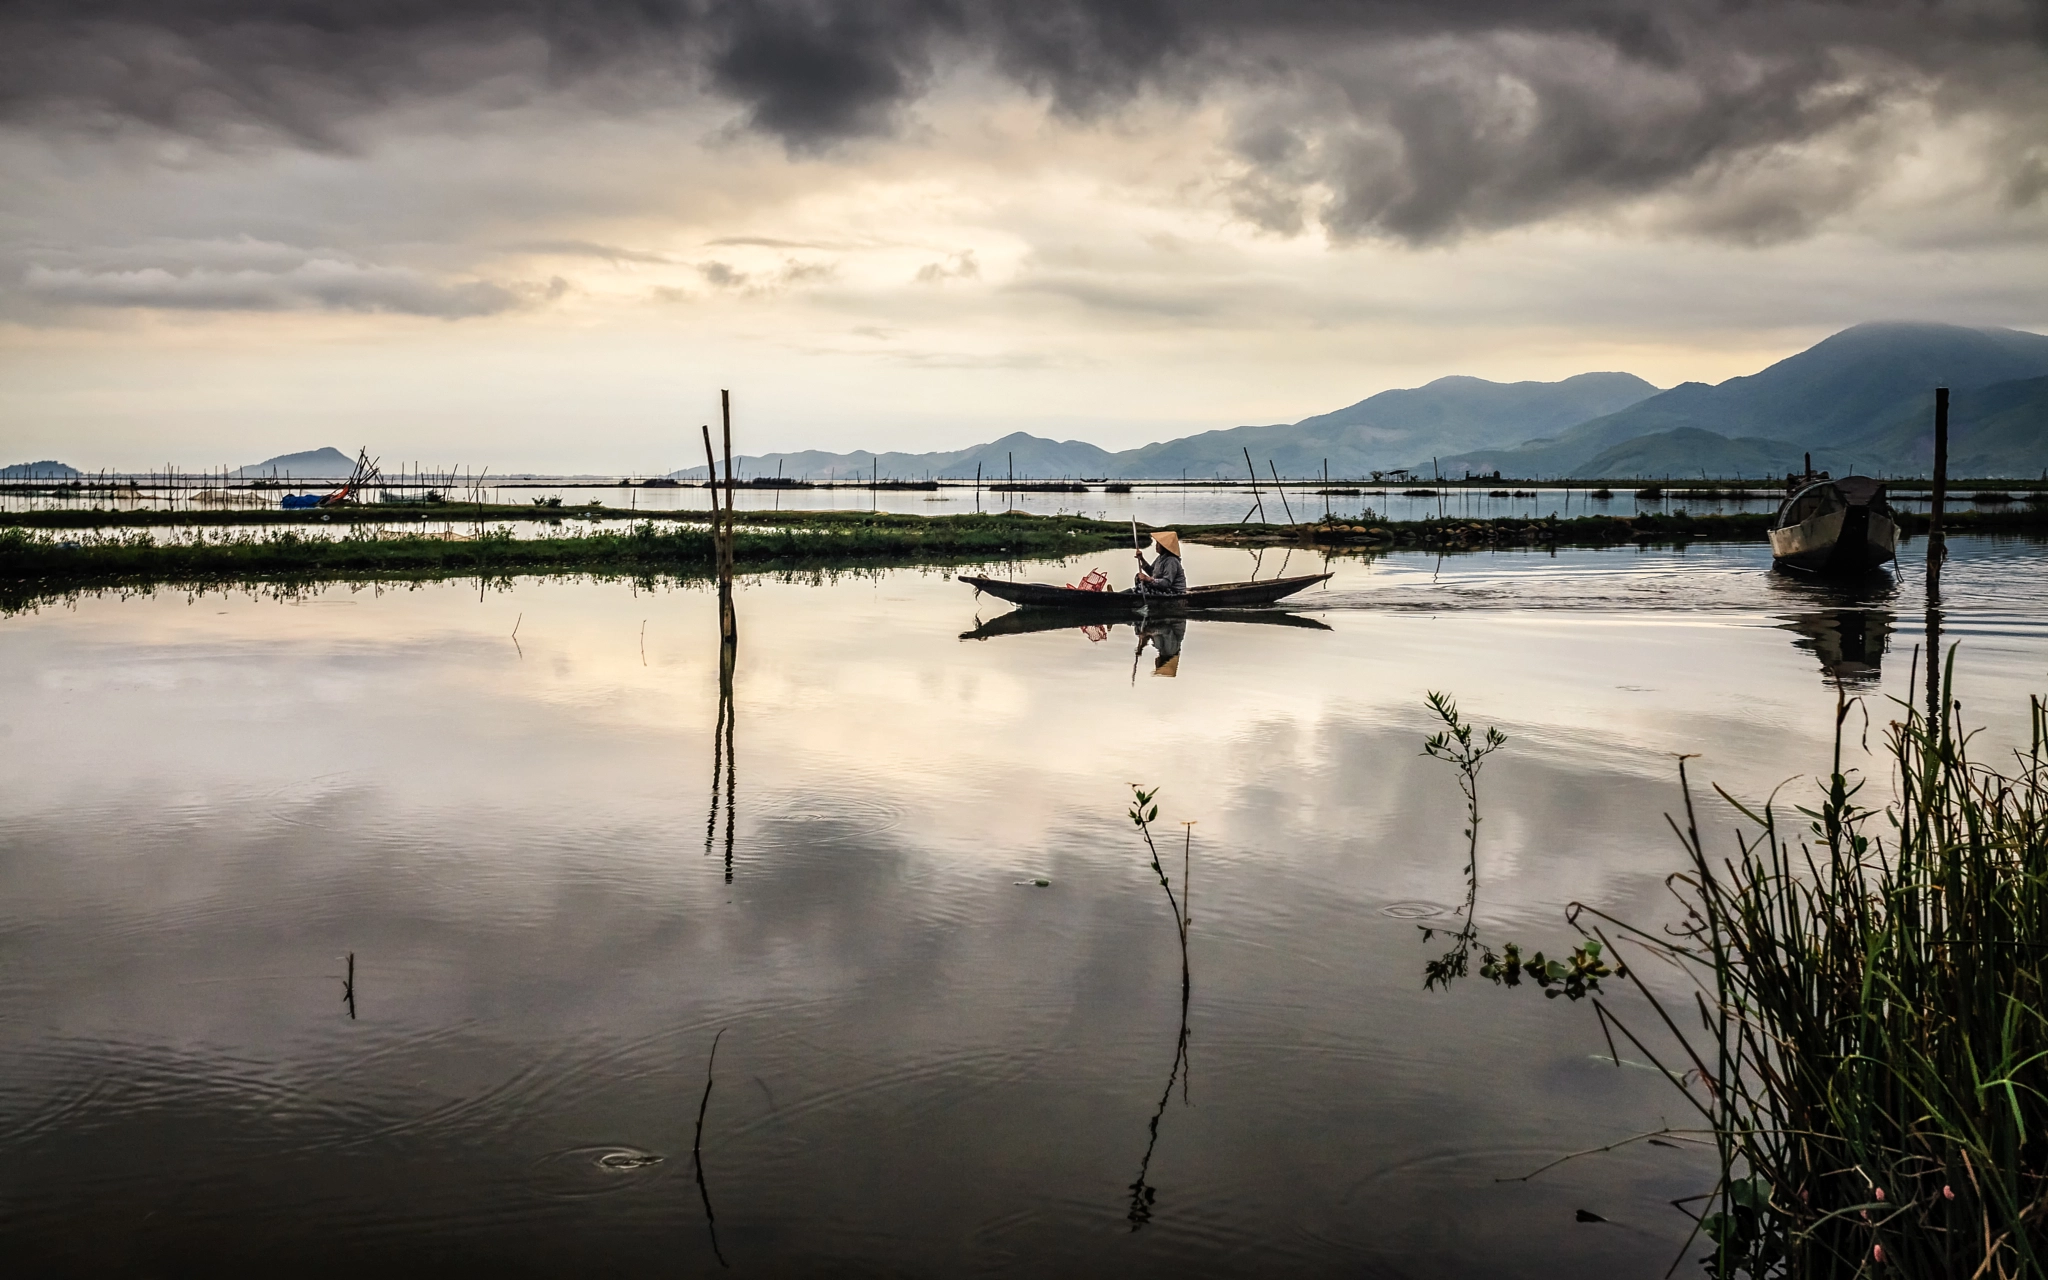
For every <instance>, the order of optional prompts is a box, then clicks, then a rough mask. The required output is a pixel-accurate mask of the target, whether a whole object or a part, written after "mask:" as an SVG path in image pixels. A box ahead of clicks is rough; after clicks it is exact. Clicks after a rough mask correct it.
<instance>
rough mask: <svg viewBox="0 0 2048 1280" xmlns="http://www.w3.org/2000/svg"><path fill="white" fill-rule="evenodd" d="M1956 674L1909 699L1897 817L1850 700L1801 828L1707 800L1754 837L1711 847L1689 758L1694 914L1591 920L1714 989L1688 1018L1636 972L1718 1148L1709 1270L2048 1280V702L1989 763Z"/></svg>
mask: <svg viewBox="0 0 2048 1280" xmlns="http://www.w3.org/2000/svg"><path fill="white" fill-rule="evenodd" d="M1953 678H1954V650H1953V649H1951V650H1950V654H1949V662H1948V664H1947V666H1946V668H1945V670H1944V672H1943V675H1942V680H1941V698H1940V703H1939V705H1938V706H1937V707H1935V708H1934V709H1933V710H1932V711H1931V713H1929V714H1923V713H1922V712H1921V711H1919V710H1918V709H1916V708H1914V707H1912V706H1909V705H1907V704H1904V703H1901V704H1899V705H1900V706H1901V707H1902V708H1903V710H1904V718H1903V719H1900V720H1897V721H1894V722H1893V723H1892V724H1891V726H1890V728H1889V730H1888V745H1889V754H1890V757H1891V766H1892V769H1893V771H1894V782H1895V798H1894V800H1893V801H1892V802H1891V803H1889V804H1887V805H1886V806H1884V807H1883V808H1882V809H1881V810H1878V809H1870V808H1866V807H1864V806H1863V805H1862V804H1861V803H1860V802H1859V795H1860V793H1861V791H1862V789H1863V786H1864V781H1863V780H1862V779H1860V778H1856V777H1855V776H1854V775H1853V774H1852V773H1849V772H1845V770H1844V769H1843V766H1842V761H1841V732H1842V727H1843V723H1844V721H1845V720H1846V718H1847V716H1848V715H1849V712H1850V709H1851V707H1852V705H1853V702H1854V701H1855V700H1852V699H1848V698H1846V697H1845V698H1843V699H1842V700H1841V702H1840V704H1839V707H1838V713H1837V718H1836V748H1835V760H1834V767H1833V770H1832V772H1831V775H1830V777H1829V780H1828V782H1827V784H1826V786H1825V788H1824V790H1823V793H1822V796H1821V798H1820V802H1819V804H1818V805H1817V807H1814V808H1810V809H1809V808H1799V809H1798V813H1799V814H1800V815H1801V816H1802V817H1804V818H1805V819H1806V820H1807V821H1806V830H1805V831H1804V832H1800V833H1798V834H1796V835H1795V834H1793V833H1789V832H1786V831H1785V830H1783V829H1781V826H1780V815H1779V813H1778V812H1777V810H1776V807H1775V806H1774V805H1771V804H1766V805H1763V806H1760V807H1757V808H1751V807H1748V806H1744V805H1742V804H1740V803H1738V802H1736V801H1735V800H1734V799H1733V797H1730V796H1728V795H1727V793H1726V792H1725V791H1720V788H1718V787H1717V788H1715V790H1716V791H1717V792H1720V794H1721V795H1722V796H1723V797H1724V798H1726V799H1728V800H1729V803H1731V804H1734V805H1735V806H1736V808H1737V809H1738V810H1739V811H1740V812H1741V813H1742V814H1743V815H1744V817H1745V818H1746V819H1747V820H1748V821H1749V822H1750V823H1751V824H1752V826H1753V829H1752V830H1751V831H1750V832H1748V833H1745V834H1742V835H1739V836H1738V838H1737V851H1736V853H1735V854H1734V855H1733V856H1730V857H1720V858H1717V857H1715V856H1714V855H1711V854H1709V853H1708V852H1707V849H1706V845H1705V843H1704V841H1703V840H1702V839H1701V836H1700V834H1699V825H1698V821H1697V818H1696V815H1695V812H1694V807H1693V803H1692V793H1691V787H1690V784H1689V782H1686V780H1685V778H1684V774H1683V762H1682V761H1681V762H1680V769H1681V775H1680V776H1681V782H1686V785H1685V787H1684V793H1685V825H1684V826H1683V828H1680V827H1679V825H1678V824H1677V822H1676V821H1674V822H1673V823H1672V827H1673V830H1674V831H1676V832H1677V833H1678V835H1679V837H1680V839H1681V841H1682V842H1683V844H1684V847H1685V850H1686V854H1687V859H1688V862H1689V863H1690V866H1689V868H1688V869H1687V870H1686V871H1685V872H1682V873H1680V874H1679V875H1677V876H1674V877H1673V879H1672V882H1671V883H1672V887H1673V889H1674V890H1675V891H1676V893H1677V894H1678V897H1679V900H1680V902H1681V903H1682V904H1683V905H1684V907H1685V909H1686V917H1685V923H1684V925H1683V926H1682V927H1681V928H1679V929H1678V930H1677V931H1675V932H1666V933H1659V934H1653V933H1649V932H1646V931H1643V930H1639V929H1636V928H1633V927H1631V926H1628V925H1625V924H1623V923H1622V922H1619V921H1616V920H1614V919H1613V918H1612V917H1608V916H1605V915H1602V914H1600V913H1597V912H1590V911H1582V912H1581V913H1580V914H1581V915H1582V916H1584V915H1591V916H1595V917H1597V918H1598V921H1599V922H1600V923H1599V925H1597V926H1596V927H1595V928H1593V929H1592V930H1591V932H1592V933H1593V934H1594V935H1595V936H1601V937H1603V938H1604V937H1605V936H1606V931H1607V930H1612V934H1613V937H1612V939H1611V941H1614V942H1620V943H1621V944H1622V945H1626V946H1629V947H1630V948H1631V949H1635V950H1638V951H1641V952H1644V953H1646V954H1647V955H1649V956H1653V957H1656V958H1659V959H1662V960H1665V961H1667V962H1670V963H1672V964H1675V965H1677V966H1678V967H1679V968H1681V969H1682V970H1684V971H1685V972H1686V973H1687V974H1688V975H1689V976H1690V977H1691V978H1692V979H1693V980H1694V982H1695V984H1696V991H1695V992H1694V999H1693V1001H1692V1004H1693V1006H1694V1008H1693V1010H1692V1012H1693V1013H1695V1014H1696V1015H1697V1018H1698V1027H1697V1028H1696V1029H1683V1028H1681V1025H1680V1021H1679V1019H1678V1018H1677V1017H1675V1016H1674V1008H1673V1007H1672V1006H1671V1005H1670V1004H1669V1003H1668V1002H1667V1001H1666V1000H1664V999H1663V998H1661V997H1659V996H1658V995H1657V994H1656V993H1655V992H1653V991H1652V990H1651V988H1650V987H1648V986H1647V985H1644V984H1643V983H1642V981H1641V976H1640V975H1641V968H1640V966H1639V965H1638V966H1635V967H1634V968H1635V973H1634V974H1633V975H1632V976H1633V977H1634V979H1635V981H1636V985H1637V989H1638V990H1639V991H1640V992H1641V994H1642V995H1643V996H1644V997H1645V999H1646V1000H1647V1001H1648V1002H1649V1004H1650V1007H1651V1009H1652V1010H1653V1012H1654V1014H1655V1016H1656V1018H1657V1019H1658V1021H1659V1022H1660V1023H1662V1024H1663V1025H1664V1026H1665V1027H1666V1028H1667V1029H1668V1030H1669V1031H1670V1032H1672V1033H1674V1034H1675V1035H1676V1036H1677V1039H1678V1042H1679V1045H1680V1052H1681V1054H1682V1055H1683V1057H1682V1061H1679V1062H1674V1063H1662V1064H1660V1065H1664V1066H1666V1068H1667V1071H1668V1072H1669V1073H1670V1074H1672V1076H1673V1078H1674V1079H1677V1080H1681V1081H1683V1082H1684V1089H1685V1094H1686V1097H1687V1098H1688V1099H1689V1100H1690V1101H1691V1102H1692V1104H1693V1105H1694V1106H1695V1107H1696V1108H1697V1109H1698V1110H1699V1112H1700V1114H1701V1116H1702V1117H1703V1118H1704V1119H1705V1120H1706V1121H1707V1123H1708V1125H1709V1127H1710V1128H1711V1130H1712V1132H1713V1135H1714V1139H1715V1142H1716V1144H1717V1147H1718V1149H1719V1154H1720V1165H1721V1181H1720V1185H1719V1187H1718V1188H1717V1189H1716V1192H1717V1195H1716V1204H1715V1206H1714V1208H1715V1211H1714V1212H1712V1213H1710V1214H1708V1215H1707V1216H1706V1217H1705V1219H1704V1221H1703V1224H1702V1225H1703V1226H1704V1228H1705V1229H1706V1230H1707V1232H1708V1233H1709V1234H1710V1235H1711V1236H1712V1237H1713V1239H1714V1243H1715V1251H1714V1254H1713V1256H1712V1259H1711V1261H1710V1267H1711V1269H1712V1271H1713V1273H1714V1274H1716V1275H1720V1276H1734V1275H1746V1276H1753V1277H1754V1276H1768V1275H1788V1276H1800V1277H1805V1276H1850V1275H1866V1274H1877V1273H1879V1272H1880V1271H1881V1272H1882V1273H1884V1274H1893V1275H1910V1276H1944V1277H1947V1276H1956V1277H2000V1278H2005V1277H2041V1276H2043V1275H2044V1274H2048V1269H2044V1267H2048V1000H2044V991H2043V985H2044V966H2048V773H2044V772H2043V763H2044V760H2043V752H2044V750H2048V706H2044V703H2043V701H2042V700H2041V699H2040V698H2038V697H2037V698H2032V699H2030V700H2029V712H2030V716H2029V722H2030V734H2029V737H2030V741H2029V744H2028V746H2027V748H2026V749H2025V750H2024V751H2018V752H2015V753H2014V759H2013V763H2012V764H2011V766H2009V767H2004V768H2000V767H1994V766H1993V765H1990V764H1987V763H1983V762H1980V761H1977V760H1975V759H1973V758H1972V757H1971V754H1970V749H1971V744H1972V740H1973V738H1974V735H1973V734H1969V733H1962V732H1958V731H1956V729H1955V728H1954V726H1953V714H1954V713H1955V711H1957V710H1959V707H1958V705H1957V704H1956V703H1955V701H1954V698H1953ZM1596 1003H1597V1002H1596ZM1602 1017H1603V1020H1606V1021H1611V1022H1612V1023H1613V1025H1614V1027H1615V1029H1617V1030H1619V1031H1621V1033H1622V1034H1623V1035H1625V1036H1627V1037H1628V1038H1629V1039H1630V1040H1631V1042H1633V1043H1635V1044H1636V1045H1637V1047H1638V1048H1639V1049H1642V1050H1643V1051H1644V1052H1645V1053H1650V1052H1651V1050H1650V1049H1649V1048H1648V1047H1647V1046H1646V1045H1645V1044H1644V1041H1643V1040H1642V1039H1641V1038H1640V1037H1638V1036H1637V1035H1636V1034H1634V1033H1633V1032H1632V1031H1631V1030H1630V1029H1629V1028H1628V1026H1627V1025H1626V1024H1624V1023H1622V1022H1620V1021H1619V1020H1615V1019H1613V1018H1612V1017H1611V1010H1607V1009H1605V1008H1603V1009H1602Z"/></svg>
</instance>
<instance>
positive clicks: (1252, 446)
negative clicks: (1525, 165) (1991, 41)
mask: <svg viewBox="0 0 2048 1280" xmlns="http://www.w3.org/2000/svg"><path fill="white" fill-rule="evenodd" d="M1936 386H1947V387H1949V388H1950V389H1951V393H1952V407H1951V414H1950V444H1949V457H1950V471H1951V474H1954V475H1958V476H1963V475H1972V476H1987V477H1989V476H1999V475H2008V476H2017V475H2033V474H2035V473H2037V472H2048V337H2043V336H2041V335H2040V334H2035V333H2027V332H2024V331H2021V330H2016V329H1978V328H1966V327H1963V326H1960V325H1945V324H1916V323H1900V322H1883V323H1871V324H1860V325H1856V326H1855V327H1853V328H1849V329H1844V330H1842V331H1841V332H1840V333H1837V334H1835V335H1833V336H1832V337H1829V338H1827V339H1825V340H1823V341H1821V342H1819V343H1816V344H1815V345H1814V346H1812V347H1809V348H1807V349H1806V350H1805V351H1801V352H1799V353H1797V354H1796V355H1792V356H1788V357H1786V358H1785V359H1783V360H1780V361H1778V362H1777V363H1776V364H1773V365H1771V366H1770V367H1769V368H1766V369H1763V370H1760V371H1759V372H1757V373H1754V374H1750V375H1747V376H1744V377H1739V378H1730V379H1729V380H1728V381H1726V382H1722V383H1719V384H1717V385H1708V384H1707V383H1703V382H1688V383H1684V384H1683V385H1680V386H1676V387H1673V388H1671V389H1670V390H1668V391H1659V390H1658V389H1657V388H1656V387H1655V386H1653V385H1651V384H1650V383H1648V382H1645V381H1643V380H1642V379H1641V378H1638V377H1636V376H1634V375H1633V374H1627V373H1583V374H1580V375H1578V376H1577V377H1572V378H1566V379H1565V380H1563V381H1562V382H1515V383H1499V382H1488V381H1486V380H1484V379H1482V378H1468V377H1450V378H1439V379H1437V380H1436V381H1435V382H1432V383H1429V384H1428V385H1426V386H1421V387H1414V388H1408V389H1403V390H1395V391H1383V392H1381V393H1379V394H1378V395H1375V396H1371V397H1369V398H1367V399H1364V400H1361V401H1359V402H1358V403H1357V404H1354V405H1350V406H1348V407H1346V408H1343V409H1338V410H1336V411H1335V412H1333V413H1325V414H1318V415H1316V416H1314V417H1310V418H1304V419H1302V420H1301V421H1299V422H1295V423H1287V424H1274V425H1268V426H1243V427H1231V428H1228V429H1224V430H1218V431H1205V432H1202V433H1200V434H1197V435H1191V436H1182V437H1180V438H1178V439H1173V440H1166V441H1161V442H1158V443H1155V444H1148V445H1144V446H1142V447H1140V448H1136V449H1125V450H1122V451H1120V452H1110V451H1108V450H1105V449H1101V448H1098V447H1097V446H1095V445H1092V444H1089V443H1087V442H1085V441H1080V440H1065V441H1058V440H1048V439H1045V438H1043V437H1040V436H1033V435H1029V434H1027V433H1024V432H1017V433H1015V434H1012V435H1008V436H1005V437H1003V438H1002V439H1000V440H993V441H990V442H988V443H987V444H980V445H975V446H972V447H970V448H966V449H959V450H954V451H951V452H942V453H884V454H879V455H877V454H873V453H867V452H854V453H822V452H818V451H807V452H803V453H770V454H763V455H755V456H749V457H742V458H739V459H738V460H737V468H738V471H739V473H740V475H741V476H742V477H748V476H768V475H777V474H780V475H782V476H785V477H786V478H789V479H793V480H829V479H838V480H856V479H861V478H865V477H867V476H870V475H878V476H880V477H881V478H883V479H889V478H895V479H923V478H926V477H930V478H933V479H948V480H964V479H972V478H973V477H974V475H975V473H976V468H977V467H979V468H980V471H981V475H982V477H983V479H985V480H997V479H1002V478H1004V477H1006V476H1008V475H1010V474H1013V473H1014V474H1015V475H1017V476H1018V477H1020V478H1021V477H1030V478H1033V479H1053V478H1073V479H1077V478H1081V477H1089V478H1098V479H1175V478H1179V477H1181V476H1186V477H1188V478H1189V479H1204V480H1206V479H1215V478H1223V479H1235V478H1240V477H1242V476H1243V475H1244V474H1245V455H1246V454H1247V453H1249V454H1250V455H1251V459H1252V461H1253V463H1254V465H1256V466H1257V467H1258V469H1259V473H1260V474H1261V475H1270V474H1271V473H1272V472H1273V471H1275V470H1277V471H1278V472H1279V473H1280V474H1281V475H1283V476H1292V477H1301V476H1315V475H1319V474H1321V473H1322V469H1323V466H1324V463H1325V461H1326V460H1327V462H1328V465H1329V474H1330V475H1331V476H1332V477H1340V476H1341V477H1347V478H1348V477H1360V476H1367V475H1372V474H1374V473H1375V472H1378V473H1382V474H1384V473H1387V472H1391V471H1393V470H1395V469H1396V468H1408V469H1412V470H1413V471H1414V472H1415V473H1416V474H1417V475H1418V476H1424V477H1427V476H1432V475H1439V474H1440V475H1442V476H1445V477H1452V476H1463V475H1466V474H1473V475H1490V474H1493V473H1494V472H1496V471H1497V472H1499V473H1500V474H1502V475H1503V476H1509V477H1514V478H1516V479H1559V478H1574V479H1596V478H1599V479H1609V478H1612V479H1633V478H1646V477H1657V476H1689V475H1699V474H1704V475H1708V476H1713V477H1717V478H1718V477H1731V478H1732V477H1738V476H1749V477H1758V476H1767V475H1777V474H1782V473H1784V472H1786V471H1794V470H1798V469H1799V468H1800V467H1801V466H1802V465H1803V461H1804V455H1806V454H1808V453H1811V454H1812V455H1813V459H1814V463H1815V465H1816V466H1821V467H1826V468H1829V469H1831V470H1834V471H1836V472H1837V473H1838V474H1839V473H1842V472H1846V471H1848V470H1851V469H1859V470H1863V471H1866V472H1871V473H1875V474H1888V475H1890V474H1906V475H1911V474H1922V473H1925V472H1926V471H1928V470H1929V469H1930V467H1931V466H1932V464H1933V404H1934V388H1935V387H1936ZM674 475H675V476H676V478H678V479H700V480H701V479H702V478H703V476H704V468H702V467H691V468H687V469H685V470H682V471H678V472H675V473H674Z"/></svg>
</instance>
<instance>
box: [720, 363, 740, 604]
mask: <svg viewBox="0 0 2048 1280" xmlns="http://www.w3.org/2000/svg"><path fill="white" fill-rule="evenodd" d="M718 409H719V413H720V414H721V415H723V418H724V424H725V522H724V523H725V538H724V552H723V554H722V555H721V556H720V557H719V565H718V567H719V575H718V635H719V639H721V640H723V641H724V642H725V643H726V644H732V643H734V642H735V641H737V640H738V639H739V619H738V617H737V616H735V615H734V613H733V608H732V570H733V555H732V537H733V477H732V392H730V391H725V390H721V391H719V393H718Z"/></svg>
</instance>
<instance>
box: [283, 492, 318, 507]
mask: <svg viewBox="0 0 2048 1280" xmlns="http://www.w3.org/2000/svg"><path fill="white" fill-rule="evenodd" d="M326 496H327V495H325V494H321V493H288V494H286V495H284V503H283V506H284V509H285V510H287V511H291V510H295V509H297V508H299V507H317V506H319V505H320V500H321V499H322V498H324V497H326Z"/></svg>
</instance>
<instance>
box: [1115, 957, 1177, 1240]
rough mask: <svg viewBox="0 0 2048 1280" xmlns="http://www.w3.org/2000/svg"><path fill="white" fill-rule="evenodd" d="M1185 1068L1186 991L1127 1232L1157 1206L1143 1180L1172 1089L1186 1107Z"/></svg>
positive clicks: (1154, 1194) (1135, 1185)
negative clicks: (1178, 1090)
mask: <svg viewBox="0 0 2048 1280" xmlns="http://www.w3.org/2000/svg"><path fill="white" fill-rule="evenodd" d="M1188 1071H1189V1064H1188V988H1186V987H1182V988H1181V992H1180V1033H1179V1034H1178V1035H1177V1036H1176V1037H1175V1038H1174V1043H1173V1066H1172V1068H1171V1069H1169V1070H1168V1071H1167V1073H1166V1088H1165V1090H1164V1091H1162V1092H1161V1093H1160V1095H1159V1105H1158V1106H1157V1107H1156V1108H1154V1109H1153V1112H1152V1119H1151V1120H1150V1121H1148V1122H1147V1123H1146V1128H1145V1154H1144V1156H1143V1157H1141V1158H1140V1159H1139V1161H1138V1176H1137V1179H1136V1180H1135V1181H1133V1182H1132V1183H1131V1186H1130V1191H1131V1207H1130V1212H1129V1213H1127V1214H1125V1215H1124V1216H1125V1217H1126V1218H1127V1219H1128V1220H1129V1221H1130V1224H1131V1230H1133V1231H1136V1230H1138V1229H1139V1228H1140V1227H1142V1226H1144V1225H1145V1224H1146V1223H1148V1222H1150V1221H1152V1207H1153V1206H1154V1205H1155V1204H1157V1203H1158V1202H1159V1188H1157V1187H1155V1186H1153V1185H1152V1184H1151V1183H1150V1182H1148V1181H1147V1180H1146V1179H1147V1178H1148V1177H1149V1176H1150V1175H1151V1172H1152V1153H1153V1151H1155V1150H1156V1149H1157V1148H1158V1146H1159V1122H1160V1120H1162V1119H1163V1118H1165V1116H1166V1107H1167V1104H1168V1103H1170V1102H1172V1101H1173V1087H1174V1085H1176V1084H1178V1085H1179V1086H1180V1087H1181V1098H1180V1100H1181V1105H1182V1106H1186V1105H1188V1096H1187V1087H1188V1085H1187V1072H1188Z"/></svg>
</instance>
